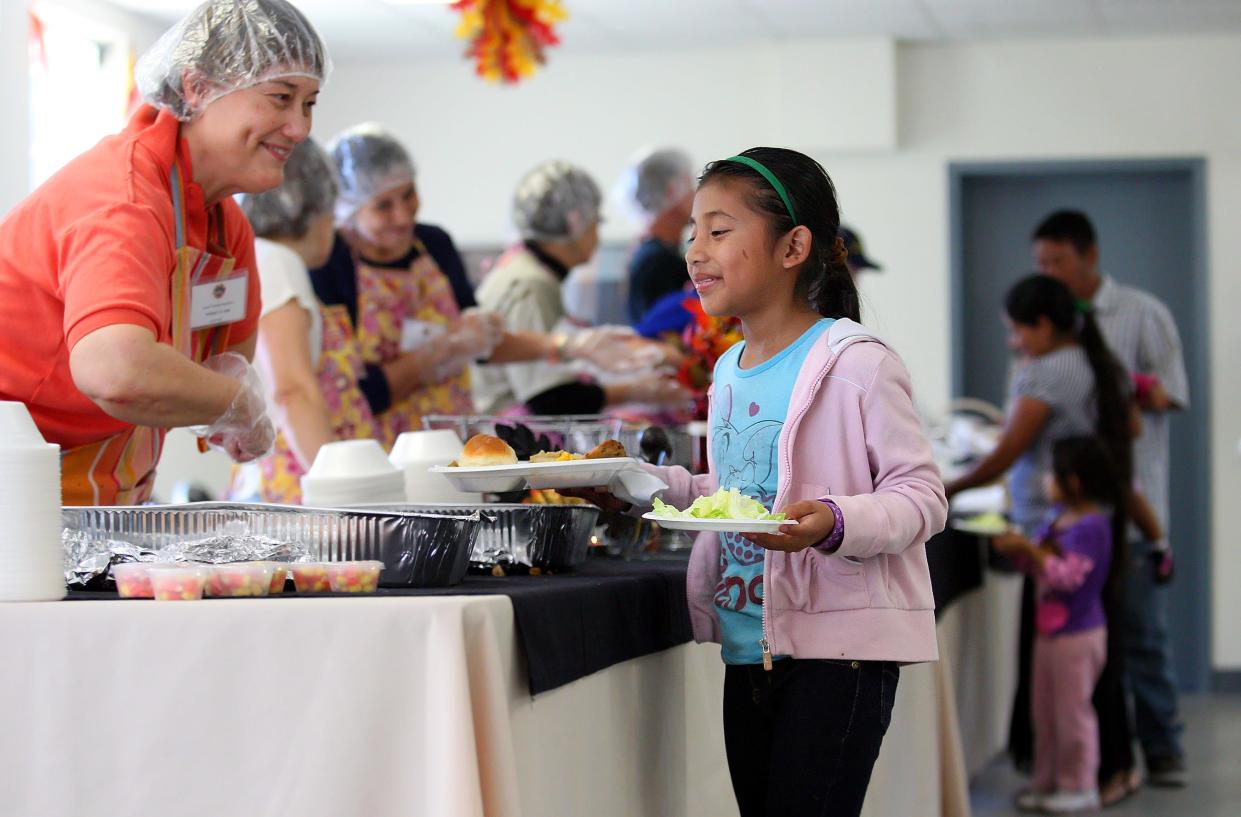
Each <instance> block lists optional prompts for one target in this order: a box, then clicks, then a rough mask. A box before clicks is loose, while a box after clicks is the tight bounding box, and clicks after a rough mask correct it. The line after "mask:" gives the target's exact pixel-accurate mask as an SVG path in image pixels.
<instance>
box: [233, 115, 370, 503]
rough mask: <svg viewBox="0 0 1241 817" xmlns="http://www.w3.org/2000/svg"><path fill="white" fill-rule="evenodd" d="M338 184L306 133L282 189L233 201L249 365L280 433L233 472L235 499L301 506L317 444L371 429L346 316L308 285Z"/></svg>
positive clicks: (330, 232)
mask: <svg viewBox="0 0 1241 817" xmlns="http://www.w3.org/2000/svg"><path fill="white" fill-rule="evenodd" d="M337 190H338V186H337V184H336V173H335V170H334V169H333V167H332V163H331V160H330V159H328V157H327V154H325V153H324V152H323V149H322V148H320V147H319V146H318V145H317V144H315V142H314V141H313V140H311V139H307V140H306V141H305V142H302V143H301V144H300V145H298V146H297V147H296V148H295V149H294V150H293V155H292V156H290V157H289V161H288V164H286V165H285V168H284V183H283V184H282V185H280V187H278V188H276V189H274V190H268V191H266V192H264V193H257V194H247V195H244V196H241V197H239V203H240V204H241V209H242V212H244V213H245V214H246V218H248V219H249V220H250V224H251V225H252V226H253V227H254V232H255V235H256V236H257V238H256V240H255V242H254V245H255V246H254V249H255V255H256V257H257V259H258V268H259V277H260V279H261V281H262V284H263V307H262V313H261V314H262V317H261V318H260V319H259V335H258V350H257V353H256V355H255V362H256V366H257V368H258V371H259V373H260V374H261V375H262V377H263V381H264V384H265V385H266V387H267V394H268V399H269V402H270V403H271V406H272V416H273V418H274V419H275V421H276V428H277V432H278V433H277V435H276V444H275V447H274V449H273V450H272V453H271V455H270V456H267V457H264V458H263V459H262V460H259V461H258V462H253V463H247V464H245V465H241V466H237V467H236V468H234V469H233V479H232V484H231V486H230V488H229V495H230V496H231V497H232V498H233V499H237V500H262V501H264V502H279V503H282V504H300V503H301V496H302V491H301V478H302V475H303V474H305V473H306V471H307V470H309V467H310V464H311V463H313V462H314V459H315V455H316V454H317V453H318V451H319V448H320V447H321V446H322V445H323V444H324V443H328V442H331V441H332V440H335V439H346V440H348V439H357V438H366V437H374V436H376V434H377V433H378V425H377V424H376V422H375V417H374V415H373V414H372V413H371V409H370V405H369V404H368V403H367V402H366V397H365V396H364V395H363V394H362V392H361V390H360V389H359V388H358V377H359V376H360V375H361V373H362V372H363V371H364V367H363V363H362V358H361V354H360V352H359V350H358V344H357V341H356V340H355V338H354V331H353V322H352V321H351V320H350V318H349V313H348V311H347V310H346V309H345V307H344V306H342V305H340V304H337V305H334V306H325V305H323V304H321V303H320V302H319V300H318V299H317V298H316V297H315V294H314V289H313V288H312V287H311V284H310V274H309V272H308V269H309V267H314V266H319V265H321V264H323V263H324V261H326V260H327V256H328V252H329V251H330V250H331V248H332V241H333V239H334V237H335V228H334V222H333V215H332V213H333V207H334V205H335V202H336V193H337Z"/></svg>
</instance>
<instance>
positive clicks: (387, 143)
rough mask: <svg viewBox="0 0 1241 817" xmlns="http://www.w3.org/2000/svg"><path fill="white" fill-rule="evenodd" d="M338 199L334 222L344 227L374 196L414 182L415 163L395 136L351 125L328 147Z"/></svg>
mask: <svg viewBox="0 0 1241 817" xmlns="http://www.w3.org/2000/svg"><path fill="white" fill-rule="evenodd" d="M328 150H329V151H330V152H331V154H332V161H333V162H334V163H335V164H336V175H337V176H338V177H339V178H340V195H339V196H338V197H337V199H336V221H337V223H338V224H343V223H344V222H346V221H348V220H349V219H350V218H352V217H353V214H354V213H356V212H358V210H360V209H361V208H362V205H364V204H366V202H367V201H369V200H370V199H371V198H372V197H373V196H378V195H379V194H380V193H385V192H387V191H389V190H393V189H395V188H397V187H404V186H405V185H407V184H411V183H413V181H414V162H413V160H412V159H410V158H409V152H408V151H406V150H405V146H404V145H402V144H401V143H400V141H399V140H398V139H397V138H396V136H395V135H393V133H392V132H391V131H389V130H387V129H386V128H384V126H383V125H379V124H376V123H374V122H366V123H364V124H361V125H354V126H353V127H352V128H348V129H346V130H344V131H342V132H340V133H338V134H336V136H335V137H333V138H332V141H331V143H330V144H329V145H328Z"/></svg>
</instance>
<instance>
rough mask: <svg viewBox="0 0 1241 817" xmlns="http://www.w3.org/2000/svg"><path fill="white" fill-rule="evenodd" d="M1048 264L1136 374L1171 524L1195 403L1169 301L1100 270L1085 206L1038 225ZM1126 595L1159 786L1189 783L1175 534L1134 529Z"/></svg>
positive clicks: (1131, 666)
mask: <svg viewBox="0 0 1241 817" xmlns="http://www.w3.org/2000/svg"><path fill="white" fill-rule="evenodd" d="M1032 240H1033V244H1034V260H1035V264H1036V265H1037V267H1038V269H1039V271H1041V272H1042V273H1044V274H1046V275H1050V276H1052V277H1053V278H1057V279H1059V280H1060V281H1062V282H1064V284H1065V285H1066V286H1068V287H1069V289H1071V290H1072V291H1073V294H1074V296H1076V297H1077V298H1079V299H1081V300H1084V301H1088V302H1090V304H1091V305H1092V307H1093V309H1094V313H1095V318H1096V320H1097V321H1098V322H1099V328H1100V330H1101V331H1102V332H1103V336H1104V339H1105V340H1106V341H1107V344H1108V346H1109V347H1111V350H1112V353H1113V354H1115V355H1116V357H1117V359H1119V360H1120V362H1121V363H1122V364H1124V366H1125V367H1126V368H1127V369H1128V370H1129V372H1130V374H1131V375H1132V376H1133V387H1134V393H1135V395H1136V396H1137V399H1138V403H1139V406H1140V408H1141V409H1142V435H1141V436H1140V437H1139V438H1138V439H1137V440H1136V441H1135V443H1134V448H1133V465H1134V472H1135V477H1136V479H1137V483H1138V489H1139V490H1140V491H1141V492H1142V494H1143V495H1144V496H1145V497H1146V499H1147V500H1148V501H1149V502H1150V504H1151V506H1152V508H1153V509H1154V511H1155V513H1156V515H1157V516H1158V517H1159V522H1160V524H1161V525H1162V526H1163V528H1164V530H1165V531H1166V530H1167V527H1168V456H1169V444H1168V412H1170V411H1180V410H1183V409H1185V408H1187V407H1188V405H1189V384H1188V378H1187V377H1186V374H1185V363H1184V359H1183V356H1182V354H1181V341H1180V336H1179V335H1178V334H1177V331H1176V324H1175V323H1173V321H1172V315H1171V313H1169V312H1168V308H1167V307H1166V306H1165V305H1164V304H1163V303H1162V302H1161V301H1159V300H1158V299H1157V298H1155V297H1154V296H1153V295H1151V294H1150V293H1147V292H1143V291H1142V290H1140V289H1134V288H1132V287H1127V286H1123V285H1121V284H1118V283H1117V282H1116V281H1115V280H1114V279H1112V278H1111V277H1108V276H1104V275H1101V274H1100V272H1099V247H1098V243H1097V240H1096V237H1095V230H1094V226H1093V225H1092V224H1091V223H1090V219H1088V218H1087V217H1086V215H1085V214H1084V213H1081V212H1078V211H1074V210H1061V211H1057V212H1055V213H1052V214H1051V215H1049V216H1048V217H1047V218H1046V219H1044V220H1043V222H1042V223H1041V224H1040V225H1039V226H1038V228H1037V229H1036V230H1035V231H1034V235H1033V237H1032ZM1130 538H1131V543H1130V555H1131V557H1132V562H1131V564H1130V570H1129V575H1128V577H1127V580H1126V594H1125V596H1126V598H1125V608H1126V609H1125V622H1124V632H1125V673H1126V675H1127V676H1128V679H1129V684H1130V687H1131V689H1132V691H1133V696H1134V704H1135V707H1134V713H1135V719H1136V723H1135V725H1136V727H1137V733H1138V740H1139V741H1140V742H1141V744H1142V754H1143V756H1144V757H1145V759H1146V769H1147V775H1148V778H1149V780H1150V782H1151V783H1153V784H1155V785H1167V786H1180V785H1184V773H1185V763H1184V753H1183V751H1182V749H1181V732H1182V730H1183V728H1184V726H1183V724H1182V723H1181V722H1180V718H1179V717H1178V715H1177V698H1176V685H1175V682H1174V680H1173V677H1172V670H1171V662H1170V660H1169V651H1168V635H1167V611H1166V607H1167V600H1166V599H1165V595H1166V589H1165V588H1164V587H1163V586H1162V585H1163V584H1164V583H1166V581H1167V580H1168V579H1169V578H1170V577H1171V572H1172V554H1171V551H1170V550H1169V549H1168V547H1167V544H1166V542H1143V541H1141V540H1140V535H1139V534H1137V532H1136V530H1131V532H1130Z"/></svg>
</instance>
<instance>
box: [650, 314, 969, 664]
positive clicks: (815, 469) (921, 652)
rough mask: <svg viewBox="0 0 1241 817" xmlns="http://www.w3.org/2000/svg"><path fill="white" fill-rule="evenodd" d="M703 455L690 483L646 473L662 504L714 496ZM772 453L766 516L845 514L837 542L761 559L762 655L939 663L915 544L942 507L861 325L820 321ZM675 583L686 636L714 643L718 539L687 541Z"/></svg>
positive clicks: (905, 376)
mask: <svg viewBox="0 0 1241 817" xmlns="http://www.w3.org/2000/svg"><path fill="white" fill-rule="evenodd" d="M713 413H714V406H712V410H711V414H713ZM708 426H709V427H714V418H713V416H712V417H708ZM707 452H708V464H709V472H708V473H707V474H702V475H699V476H693V475H691V474H690V473H689V472H688V471H686V470H685V469H684V468H681V467H679V466H677V467H670V468H668V467H664V468H660V467H656V466H647V468H648V470H650V471H651V472H652V473H654V474H656V475H657V476H659V477H660V478H661V479H663V480H664V481H665V482H667V483H668V486H669V488H668V490H667V491H665V492H664V493H663V499H664V501H665V502H668V503H670V504H672V505H674V506H676V507H678V508H684V507H686V506H687V505H689V504H690V503H691V502H693V501H694V499H695V498H697V497H699V496H704V495H708V494H711V493H713V492H714V491H715V490H716V488H717V487H718V477H717V476H716V471H715V463H714V462H713V461H712V459H711V446H710V444H708V446H707ZM779 456H780V468H779V473H780V483H779V487H778V489H777V493H776V498H775V503H774V506H775V507H776V508H780V507H783V506H784V505H787V504H789V503H790V502H795V501H797V500H799V499H830V500H832V501H833V502H835V503H836V505H837V506H838V507H839V508H840V510H841V514H842V515H843V517H844V540H843V541H842V542H841V544H840V547H839V549H837V550H836V552H834V553H825V552H823V551H822V550H820V549H819V548H817V547H810V548H806V549H805V550H803V551H801V552H799V553H783V552H780V551H772V550H769V551H765V554H764V559H763V595H764V599H763V633H764V635H765V639H764V640H765V641H766V642H767V644H766V645H763V646H764V653H769V654H772V655H791V656H793V657H794V658H847V659H856V660H863V661H899V662H903V663H913V662H919V661H935V660H937V659H938V658H939V650H938V648H937V645H936V642H935V600H934V597H933V595H932V593H931V576H930V573H929V572H928V570H927V563H926V548H925V547H924V544H925V542H926V540H927V539H929V538H930V537H931V536H933V535H934V534H936V533H938V532H939V531H941V530H943V527H944V522H945V520H946V519H947V514H948V501H947V499H946V498H945V497H944V486H943V482H942V481H941V480H940V476H939V470H938V469H937V468H936V466H935V463H934V461H933V459H932V457H931V446H930V443H928V442H927V439H926V436H925V435H924V434H923V431H922V424H921V422H920V420H919V418H918V415H917V413H916V412H915V410H914V404H913V393H912V389H911V387H910V382H909V373H908V371H907V370H906V369H905V365H904V364H903V363H902V362H901V359H900V358H899V357H898V356H897V354H896V353H895V352H893V351H892V350H891V349H889V348H888V347H887V346H886V345H885V344H884V343H883V341H882V340H880V339H879V338H878V337H876V336H875V335H873V334H872V333H871V332H869V331H868V330H867V329H866V328H865V327H863V326H862V325H861V324H858V323H856V322H854V321H851V320H848V319H840V320H837V321H836V322H835V323H834V324H832V327H831V328H830V329H829V330H828V331H827V333H826V334H825V335H824V336H823V337H821V338H820V339H818V340H816V341H815V344H814V346H813V347H812V348H811V350H810V352H809V354H808V355H807V356H806V360H805V362H804V363H803V364H802V367H801V371H800V373H799V374H798V376H797V382H796V383H795V384H794V386H793V394H792V397H791V399H790V400H789V414H788V417H787V418H786V420H785V423H784V428H783V430H782V431H781V433H780V447H779ZM687 581H688V591H689V608H690V619H691V621H692V623H693V628H694V639H695V640H696V641H700V642H703V641H715V642H718V641H719V640H720V631H719V619H718V618H717V617H716V610H715V601H714V599H715V593H716V588H717V585H718V584H719V581H720V542H719V539H718V537H717V536H716V534H714V533H700V534H699V535H698V539H697V540H696V541H695V543H694V550H693V554H692V555H691V556H690V563H689V572H688V580H687Z"/></svg>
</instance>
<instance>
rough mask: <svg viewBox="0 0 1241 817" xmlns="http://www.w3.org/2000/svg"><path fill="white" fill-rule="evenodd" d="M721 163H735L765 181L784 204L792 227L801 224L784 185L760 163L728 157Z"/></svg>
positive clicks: (746, 157) (743, 158)
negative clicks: (791, 220) (748, 169)
mask: <svg viewBox="0 0 1241 817" xmlns="http://www.w3.org/2000/svg"><path fill="white" fill-rule="evenodd" d="M722 161H725V162H736V163H737V164H739V165H745V166H746V167H748V168H750V169H751V170H753V171H755V172H756V173H758V174H759V175H760V176H762V177H763V178H764V179H766V180H767V183H768V184H770V185H771V187H772V189H773V190H775V191H776V192H777V193H779V194H780V201H782V202H784V209H785V210H788V211H789V218H791V219H793V226H794V227H796V226H797V225H799V224H801V222H800V221H798V220H797V213H796V212H795V211H794V210H793V200H792V199H790V198H789V194H788V191H787V190H785V189H784V185H782V184H780V180H779V179H777V178H776V174H775V173H772V172H771V171H770V170H768V169H767V168H766V167H764V166H763V164H762V163H761V162H759V161H758V160H756V159H751V158H750V157H749V156H729V157H728V158H727V159H723V160H722Z"/></svg>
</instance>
